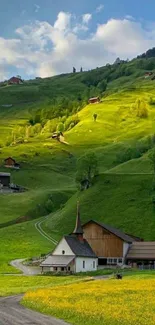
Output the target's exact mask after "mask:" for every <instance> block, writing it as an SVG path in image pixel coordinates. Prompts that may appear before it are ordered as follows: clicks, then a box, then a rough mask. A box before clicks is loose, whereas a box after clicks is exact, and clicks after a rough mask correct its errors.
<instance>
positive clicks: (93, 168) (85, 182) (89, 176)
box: [76, 153, 98, 190]
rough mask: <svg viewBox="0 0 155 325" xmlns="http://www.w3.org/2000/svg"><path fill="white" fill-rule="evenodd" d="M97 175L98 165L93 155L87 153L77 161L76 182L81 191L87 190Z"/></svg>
mask: <svg viewBox="0 0 155 325" xmlns="http://www.w3.org/2000/svg"><path fill="white" fill-rule="evenodd" d="M97 174H98V163H97V158H96V155H95V154H94V153H87V154H85V155H84V156H82V157H81V158H79V159H78V161H77V173H76V181H77V183H79V184H80V186H81V190H83V189H88V188H89V187H90V186H91V185H92V184H93V180H94V178H95V176H97Z"/></svg>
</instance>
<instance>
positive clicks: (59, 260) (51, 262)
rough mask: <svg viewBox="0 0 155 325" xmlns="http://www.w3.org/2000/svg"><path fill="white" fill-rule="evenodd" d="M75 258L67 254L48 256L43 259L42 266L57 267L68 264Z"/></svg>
mask: <svg viewBox="0 0 155 325" xmlns="http://www.w3.org/2000/svg"><path fill="white" fill-rule="evenodd" d="M74 258H75V256H67V255H51V256H48V257H47V258H46V260H45V261H43V262H42V263H41V265H40V266H53V267H57V266H60V267H61V266H62V267H64V266H67V265H69V264H70V263H71V262H72V261H73V259H74Z"/></svg>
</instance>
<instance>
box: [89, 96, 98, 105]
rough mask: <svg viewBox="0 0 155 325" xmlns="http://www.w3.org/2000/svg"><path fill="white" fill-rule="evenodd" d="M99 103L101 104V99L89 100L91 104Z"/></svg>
mask: <svg viewBox="0 0 155 325" xmlns="http://www.w3.org/2000/svg"><path fill="white" fill-rule="evenodd" d="M99 103H100V98H99V97H94V98H90V99H89V104H99Z"/></svg>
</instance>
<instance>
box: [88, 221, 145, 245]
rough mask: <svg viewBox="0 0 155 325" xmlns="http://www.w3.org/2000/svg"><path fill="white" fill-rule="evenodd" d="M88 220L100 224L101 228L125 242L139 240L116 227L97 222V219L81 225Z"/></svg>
mask: <svg viewBox="0 0 155 325" xmlns="http://www.w3.org/2000/svg"><path fill="white" fill-rule="evenodd" d="M90 222H93V223H96V224H97V225H99V226H101V227H102V228H104V229H106V230H107V231H109V232H111V233H112V234H114V235H116V236H117V237H119V238H121V239H122V240H124V241H125V242H127V243H132V242H134V241H135V240H139V241H140V240H141V239H140V238H138V237H134V236H133V237H132V236H131V235H128V234H126V233H124V232H122V231H121V230H119V229H117V228H114V227H112V226H109V225H106V224H105V223H101V222H98V221H95V220H90V221H88V222H87V223H85V224H84V225H83V227H84V226H85V225H87V224H88V223H90Z"/></svg>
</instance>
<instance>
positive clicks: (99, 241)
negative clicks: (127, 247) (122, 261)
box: [83, 223, 123, 257]
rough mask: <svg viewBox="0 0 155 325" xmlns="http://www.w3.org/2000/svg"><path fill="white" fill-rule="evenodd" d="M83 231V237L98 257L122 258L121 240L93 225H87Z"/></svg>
mask: <svg viewBox="0 0 155 325" xmlns="http://www.w3.org/2000/svg"><path fill="white" fill-rule="evenodd" d="M83 229H84V237H85V238H86V240H87V241H88V243H89V245H90V246H91V248H92V249H93V251H94V252H95V253H96V255H97V256H98V257H123V240H122V239H120V238H118V237H117V236H115V235H114V234H111V233H110V232H108V231H107V230H105V229H104V228H103V227H101V226H99V225H97V224H95V223H89V224H87V225H85V226H84V227H83Z"/></svg>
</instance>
